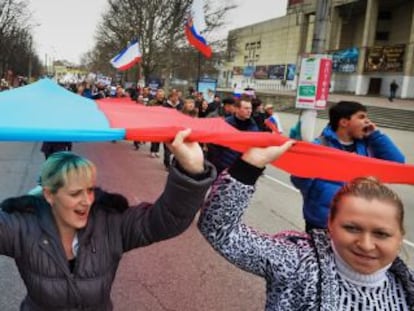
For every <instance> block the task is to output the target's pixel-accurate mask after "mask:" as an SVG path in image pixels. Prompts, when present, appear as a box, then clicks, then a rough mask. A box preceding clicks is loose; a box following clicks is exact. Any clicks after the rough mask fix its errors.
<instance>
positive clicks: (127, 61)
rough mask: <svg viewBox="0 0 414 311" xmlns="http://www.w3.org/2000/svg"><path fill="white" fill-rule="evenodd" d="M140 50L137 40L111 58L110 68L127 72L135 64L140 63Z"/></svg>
mask: <svg viewBox="0 0 414 311" xmlns="http://www.w3.org/2000/svg"><path fill="white" fill-rule="evenodd" d="M141 57H142V54H141V50H140V48H139V42H138V40H135V41H132V42H131V43H130V44H129V45H128V47H126V48H125V49H123V50H122V51H121V52H120V53H119V54H118V55H116V56H115V57H113V58H112V59H111V61H110V63H111V64H112V66H114V67H115V68H116V69H118V70H120V71H124V70H128V69H129V68H131V67H132V66H134V65H135V64H136V63H139V62H140V61H141Z"/></svg>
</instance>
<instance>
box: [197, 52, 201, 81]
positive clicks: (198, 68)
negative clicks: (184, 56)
mask: <svg viewBox="0 0 414 311" xmlns="http://www.w3.org/2000/svg"><path fill="white" fill-rule="evenodd" d="M200 74H201V52H198V67H197V79H200Z"/></svg>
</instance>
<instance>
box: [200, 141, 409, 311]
mask: <svg viewBox="0 0 414 311" xmlns="http://www.w3.org/2000/svg"><path fill="white" fill-rule="evenodd" d="M291 144H292V142H287V143H286V144H284V145H283V146H281V147H268V148H252V149H250V150H249V151H248V152H246V153H245V154H244V155H243V156H242V158H241V159H239V160H238V161H237V162H236V163H235V164H234V165H233V166H232V167H231V168H230V169H229V170H228V171H227V170H226V171H224V172H223V173H222V174H221V175H220V176H219V178H218V179H217V180H216V181H215V183H214V184H213V187H212V190H211V192H210V194H209V196H208V198H207V200H206V203H205V206H204V208H202V212H201V216H200V219H199V228H200V230H201V232H202V234H203V235H204V236H205V238H206V239H207V240H208V241H209V243H210V244H211V245H212V246H213V248H214V249H215V250H216V251H218V252H219V253H220V254H221V255H222V256H223V257H225V258H226V259H227V260H228V261H230V262H231V263H233V264H235V265H236V266H238V267H239V268H241V269H244V270H246V271H248V272H251V273H254V274H256V275H258V276H261V277H263V278H264V279H265V280H266V292H267V299H266V310H283V311H285V310H289V311H292V310H326V311H328V310H329V311H337V310H364V311H373V310H398V311H401V310H414V272H413V270H410V269H409V268H408V267H407V266H406V265H405V264H404V262H403V261H402V260H401V259H400V258H399V257H398V254H399V251H400V247H401V244H402V241H403V235H404V228H403V218H404V211H403V205H402V202H401V200H400V199H399V198H398V196H397V195H396V194H395V193H394V192H393V191H392V190H390V189H389V188H387V187H386V186H384V185H383V184H381V183H379V182H378V181H377V180H375V179H373V178H358V179H355V180H353V181H351V182H350V183H349V184H346V185H344V186H343V187H342V188H341V190H340V191H339V192H338V194H337V195H336V197H335V198H334V200H333V203H332V207H331V213H330V218H329V225H328V228H329V229H328V230H327V231H325V230H322V229H316V230H313V231H312V232H311V234H306V233H301V232H294V231H285V232H281V233H279V234H276V235H267V234H262V233H259V232H257V231H256V230H254V229H252V228H250V227H248V226H246V225H245V224H243V223H242V221H241V220H242V216H243V213H244V211H245V210H246V209H247V207H248V205H249V200H250V199H251V197H252V196H253V194H254V191H255V186H254V184H255V182H256V180H257V178H258V177H259V176H260V174H261V172H262V171H263V169H264V167H265V165H267V164H268V163H271V162H272V161H274V160H275V159H277V158H278V157H279V156H280V155H281V154H283V152H285V151H286V150H287V149H289V148H290V146H291Z"/></svg>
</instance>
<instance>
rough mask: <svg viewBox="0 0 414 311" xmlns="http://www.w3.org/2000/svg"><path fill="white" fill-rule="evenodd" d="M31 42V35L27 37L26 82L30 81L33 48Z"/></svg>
mask: <svg viewBox="0 0 414 311" xmlns="http://www.w3.org/2000/svg"><path fill="white" fill-rule="evenodd" d="M32 45H33V42H32V37H31V36H30V37H29V66H28V70H27V83H28V84H29V83H30V82H31V81H32V53H33V48H32Z"/></svg>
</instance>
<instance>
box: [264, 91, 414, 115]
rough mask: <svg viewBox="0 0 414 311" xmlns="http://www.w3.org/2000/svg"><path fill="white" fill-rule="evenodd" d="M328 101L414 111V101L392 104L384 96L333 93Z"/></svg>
mask: <svg viewBox="0 0 414 311" xmlns="http://www.w3.org/2000/svg"><path fill="white" fill-rule="evenodd" d="M257 93H264V94H283V95H290V96H293V97H295V96H296V91H285V92H282V91H280V92H271V91H268V92H262V91H257ZM328 100H329V101H330V102H338V101H341V100H348V101H357V102H360V103H361V104H363V105H366V106H375V107H383V108H389V109H399V110H410V111H414V99H400V98H395V99H394V100H393V101H392V102H390V101H389V100H388V98H387V97H383V96H362V95H352V94H340V93H332V94H329V97H328Z"/></svg>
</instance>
